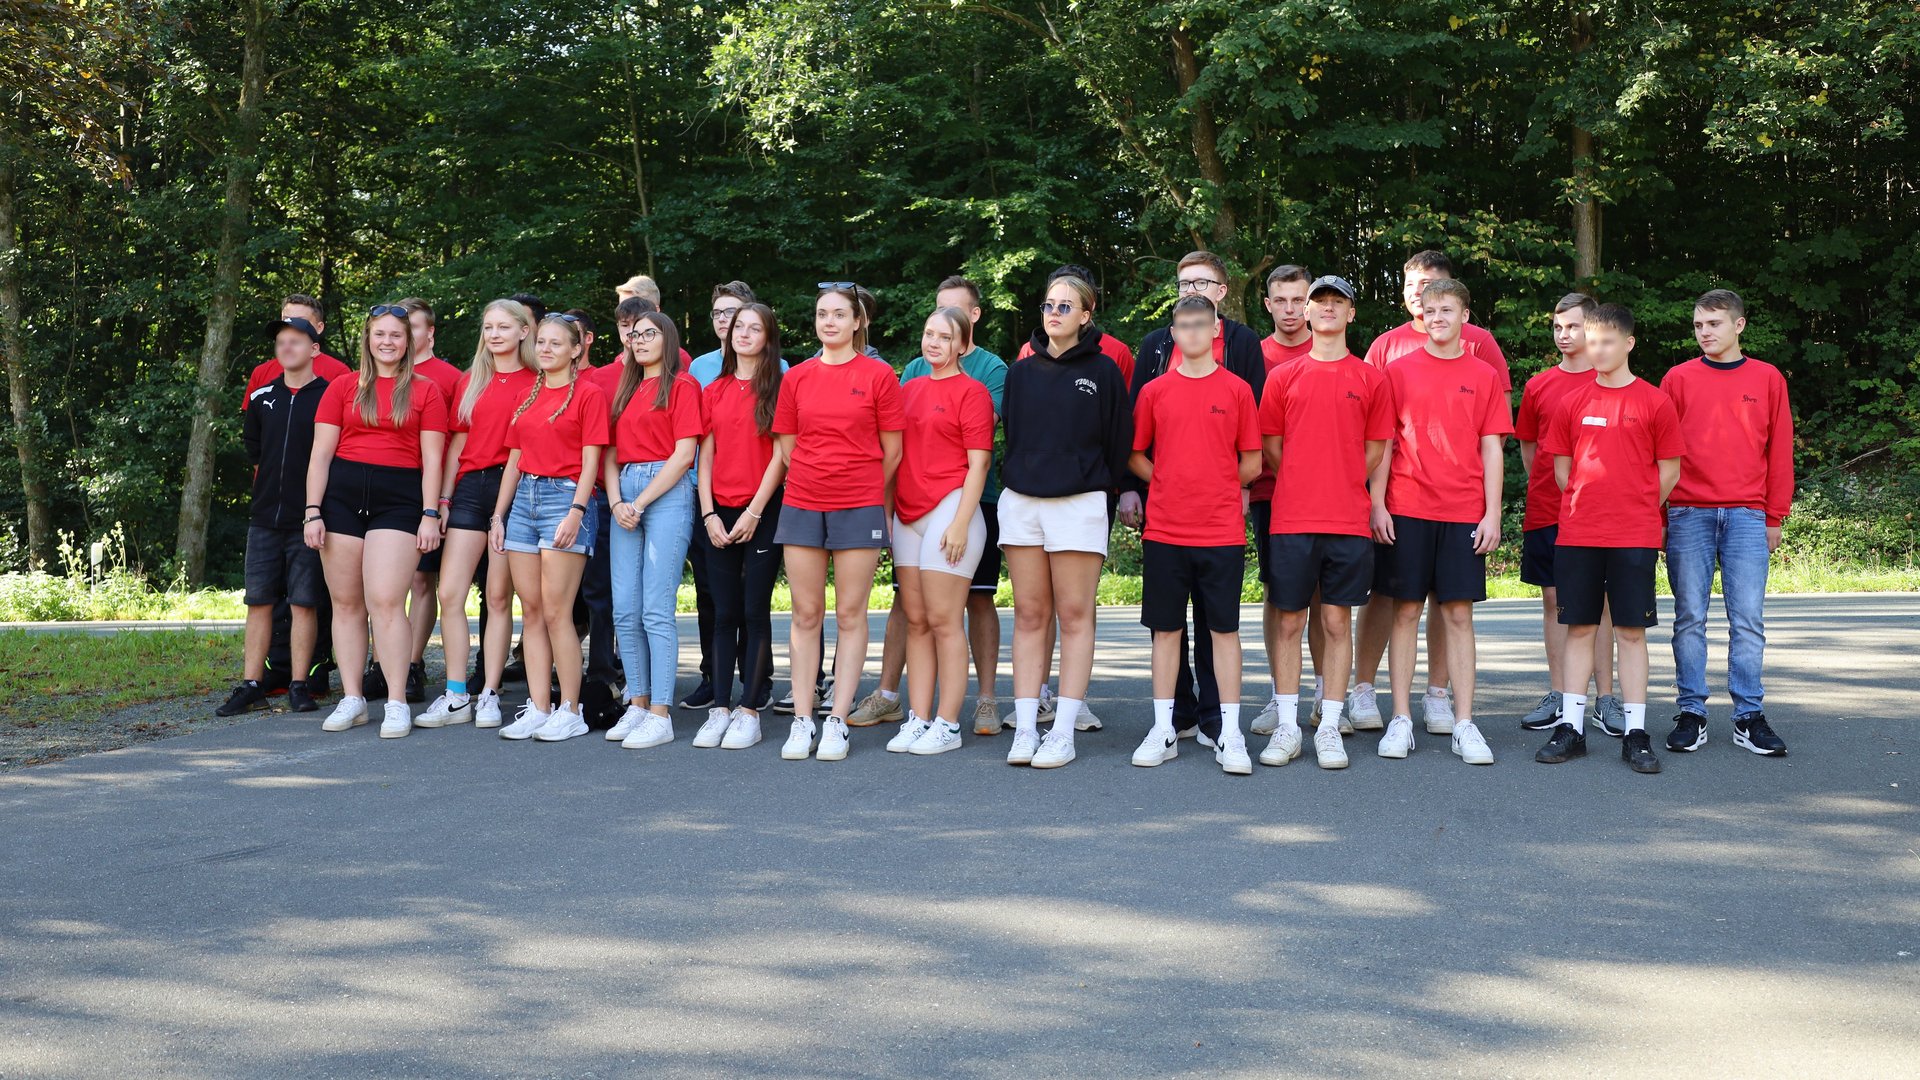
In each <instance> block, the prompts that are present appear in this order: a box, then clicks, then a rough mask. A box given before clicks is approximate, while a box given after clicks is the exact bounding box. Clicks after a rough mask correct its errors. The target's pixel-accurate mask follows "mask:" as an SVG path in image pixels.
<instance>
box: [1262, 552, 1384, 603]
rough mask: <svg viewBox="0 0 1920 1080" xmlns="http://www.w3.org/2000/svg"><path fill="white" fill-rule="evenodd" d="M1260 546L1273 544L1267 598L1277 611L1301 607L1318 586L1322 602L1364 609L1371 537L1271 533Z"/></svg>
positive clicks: (1370, 568) (1370, 567)
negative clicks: (1270, 578)
mask: <svg viewBox="0 0 1920 1080" xmlns="http://www.w3.org/2000/svg"><path fill="white" fill-rule="evenodd" d="M1265 540H1266V542H1265V543H1263V544H1261V545H1260V546H1261V547H1263V548H1271V549H1272V550H1271V551H1270V552H1269V555H1268V565H1269V566H1271V567H1272V568H1273V570H1272V575H1273V577H1272V580H1271V581H1269V582H1268V583H1267V589H1268V592H1267V599H1268V600H1269V601H1271V602H1272V604H1273V606H1274V607H1277V608H1279V609H1280V610H1281V611H1305V610H1307V608H1308V607H1309V606H1310V605H1311V604H1312V603H1313V592H1314V590H1315V589H1318V590H1320V602H1321V603H1323V604H1332V605H1333V606H1334V607H1364V606H1366V603H1367V601H1368V600H1369V599H1370V598H1371V596H1372V590H1373V539H1372V538H1371V537H1366V536H1341V535H1339V534H1336V533H1275V534H1273V535H1271V536H1268V537H1265Z"/></svg>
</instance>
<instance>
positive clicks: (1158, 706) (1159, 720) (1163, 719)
mask: <svg viewBox="0 0 1920 1080" xmlns="http://www.w3.org/2000/svg"><path fill="white" fill-rule="evenodd" d="M1153 730H1155V731H1161V730H1164V731H1166V732H1167V733H1168V734H1172V733H1173V699H1172V698H1154V699H1153Z"/></svg>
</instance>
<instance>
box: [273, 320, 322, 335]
mask: <svg viewBox="0 0 1920 1080" xmlns="http://www.w3.org/2000/svg"><path fill="white" fill-rule="evenodd" d="M282 330H298V331H300V332H301V333H303V334H305V335H307V336H308V337H310V338H312V339H313V340H315V341H319V340H320V331H318V330H315V329H314V328H313V324H312V323H310V322H308V321H307V320H305V319H301V318H297V317H296V318H292V319H275V320H274V321H272V322H270V323H268V324H267V336H268V337H270V338H274V337H279V336H280V331H282Z"/></svg>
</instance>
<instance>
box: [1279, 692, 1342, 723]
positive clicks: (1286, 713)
mask: <svg viewBox="0 0 1920 1080" xmlns="http://www.w3.org/2000/svg"><path fill="white" fill-rule="evenodd" d="M1273 703H1274V704H1275V705H1278V706H1279V707H1280V726H1281V727H1286V726H1287V725H1289V724H1291V725H1293V726H1294V727H1299V726H1300V695H1299V694H1275V695H1273ZM1327 704H1328V705H1332V704H1333V703H1332V702H1327Z"/></svg>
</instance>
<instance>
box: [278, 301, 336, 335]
mask: <svg viewBox="0 0 1920 1080" xmlns="http://www.w3.org/2000/svg"><path fill="white" fill-rule="evenodd" d="M280 317H281V318H283V319H305V320H307V321H308V322H310V323H312V324H313V328H314V329H315V330H318V331H320V332H321V333H325V332H326V329H327V324H326V323H324V322H322V321H320V313H319V312H317V311H315V310H313V309H312V308H310V307H308V306H307V305H305V304H282V305H280Z"/></svg>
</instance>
